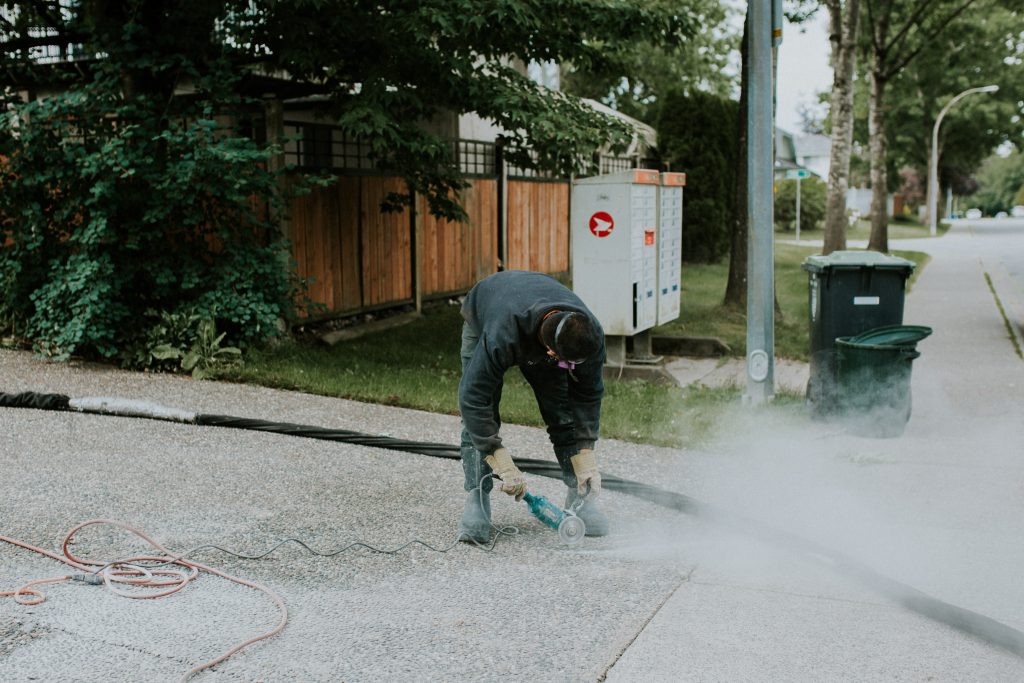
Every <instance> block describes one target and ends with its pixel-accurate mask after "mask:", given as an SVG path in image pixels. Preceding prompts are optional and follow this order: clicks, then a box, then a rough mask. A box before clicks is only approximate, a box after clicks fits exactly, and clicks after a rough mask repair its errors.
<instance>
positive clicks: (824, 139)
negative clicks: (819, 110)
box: [796, 133, 832, 158]
mask: <svg viewBox="0 0 1024 683" xmlns="http://www.w3.org/2000/svg"><path fill="white" fill-rule="evenodd" d="M796 154H797V157H798V158H805V157H825V158H827V157H828V156H829V155H831V154H832V138H831V137H829V136H828V135H819V134H817V133H811V134H810V135H802V136H800V137H798V138H797V139H796Z"/></svg>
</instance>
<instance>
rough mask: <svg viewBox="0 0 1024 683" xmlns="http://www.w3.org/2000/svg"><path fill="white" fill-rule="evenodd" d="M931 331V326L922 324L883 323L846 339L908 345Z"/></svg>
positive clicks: (864, 343) (864, 342) (889, 344)
mask: <svg viewBox="0 0 1024 683" xmlns="http://www.w3.org/2000/svg"><path fill="white" fill-rule="evenodd" d="M931 333H932V328H930V327H926V326H924V325H885V326H883V327H876V328H874V329H870V330H868V331H866V332H861V333H860V334H858V335H854V336H852V337H849V338H848V339H847V341H848V342H849V343H851V344H859V345H865V346H908V345H911V344H916V343H917V342H919V341H921V340H922V339H924V338H925V337H927V336H929V335H930V334H931Z"/></svg>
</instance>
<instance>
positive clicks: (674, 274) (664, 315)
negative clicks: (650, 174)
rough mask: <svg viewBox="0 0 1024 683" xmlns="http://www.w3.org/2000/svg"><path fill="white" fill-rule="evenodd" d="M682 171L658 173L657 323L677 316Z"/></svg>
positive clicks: (683, 183) (680, 283) (681, 222)
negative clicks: (659, 185) (659, 177)
mask: <svg viewBox="0 0 1024 683" xmlns="http://www.w3.org/2000/svg"><path fill="white" fill-rule="evenodd" d="M684 187H686V174H685V173H662V174H661V187H660V188H659V190H658V193H659V199H658V232H659V239H658V240H657V241H658V324H659V325H663V324H665V323H667V322H669V321H670V320H675V319H676V318H678V317H679V295H680V293H681V292H680V287H681V286H682V282H681V280H680V268H681V266H682V259H683V188H684Z"/></svg>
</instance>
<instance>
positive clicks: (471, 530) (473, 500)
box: [459, 488, 491, 543]
mask: <svg viewBox="0 0 1024 683" xmlns="http://www.w3.org/2000/svg"><path fill="white" fill-rule="evenodd" d="M459 540H460V541H465V542H466V543H487V542H488V541H490V540H491V494H490V493H489V492H486V491H485V492H483V493H482V494H481V492H480V489H479V488H475V489H473V490H472V491H470V492H469V495H468V496H466V506H465V507H464V508H463V509H462V519H461V520H460V521H459Z"/></svg>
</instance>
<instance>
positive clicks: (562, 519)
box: [523, 491, 587, 545]
mask: <svg viewBox="0 0 1024 683" xmlns="http://www.w3.org/2000/svg"><path fill="white" fill-rule="evenodd" d="M523 500H524V501H526V504H527V505H528V506H529V507H530V512H531V513H532V514H533V516H534V517H536V518H537V519H539V520H540V521H542V522H544V524H546V525H548V526H549V527H551V528H552V529H554V530H555V531H557V532H558V537H559V538H561V539H562V541H563V542H565V543H566V544H568V545H575V544H577V543H579V542H580V541H582V540H583V537H584V535H586V533H587V525H586V524H584V523H583V520H582V519H580V518H579V517H577V516H576V509H578V508H580V507H582V505H583V498H582V497H581V498H580V499H579V500H577V502H576V504H575V505H573V507H572V508H570V509H568V510H563V509H562V508H560V507H558V506H557V505H555V504H554V503H552V502H551V501H549V500H548V499H547V498H545V497H544V496H535V495H533V494H532V493H530V492H529V491H527V492H526V493H525V494H524V495H523Z"/></svg>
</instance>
